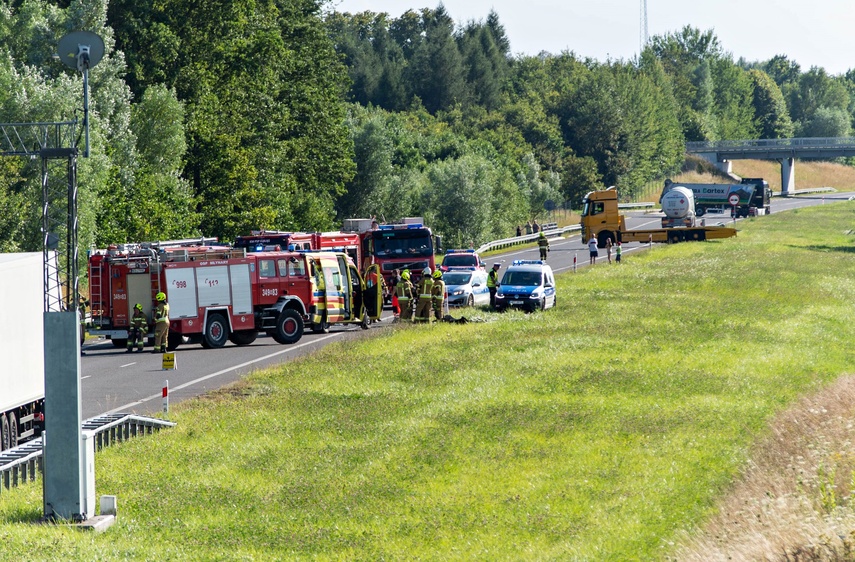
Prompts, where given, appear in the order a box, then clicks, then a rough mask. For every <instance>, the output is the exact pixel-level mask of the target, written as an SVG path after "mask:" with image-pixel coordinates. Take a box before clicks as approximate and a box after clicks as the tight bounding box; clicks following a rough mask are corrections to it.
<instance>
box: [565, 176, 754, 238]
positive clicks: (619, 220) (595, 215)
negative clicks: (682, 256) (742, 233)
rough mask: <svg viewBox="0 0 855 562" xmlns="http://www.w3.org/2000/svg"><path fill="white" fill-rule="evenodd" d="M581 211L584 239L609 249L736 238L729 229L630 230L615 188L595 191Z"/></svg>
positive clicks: (725, 227) (733, 230)
mask: <svg viewBox="0 0 855 562" xmlns="http://www.w3.org/2000/svg"><path fill="white" fill-rule="evenodd" d="M583 203H584V205H583V210H582V220H581V226H582V237H583V239H584V240H589V239H590V238H591V236H593V237H594V238H595V239H596V240H597V246H599V247H600V248H604V247H606V245H607V244H608V241H609V240H611V242H612V244H614V243H617V242H642V243H643V242H658V243H666V244H674V243H677V242H689V241H703V240H715V239H721V238H731V237H733V236H736V232H737V231H736V229H735V228H731V227H727V226H687V227H682V226H678V227H672V228H655V229H650V230H628V229H627V228H626V219H625V218H624V216H623V215H622V214H621V213H620V211H619V210H618V196H617V190H615V188H614V187H610V188H608V189H604V190H601V191H592V192H590V193H588V194H587V195H586V196H585V199H584V201H583Z"/></svg>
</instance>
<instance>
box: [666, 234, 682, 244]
mask: <svg viewBox="0 0 855 562" xmlns="http://www.w3.org/2000/svg"><path fill="white" fill-rule="evenodd" d="M679 241H680V235H679V234H677V233H676V232H671V233H669V234H668V243H669V244H676V243H677V242H679Z"/></svg>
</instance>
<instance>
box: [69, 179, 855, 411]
mask: <svg viewBox="0 0 855 562" xmlns="http://www.w3.org/2000/svg"><path fill="white" fill-rule="evenodd" d="M853 196H855V193H833V194H816V195H811V196H800V197H792V198H787V199H781V198H776V199H774V200H773V201H772V212H773V213H776V212H782V211H786V210H791V209H794V208H798V207H806V206H811V205H821V204H824V203H826V202H828V203H830V202H833V201H840V200H847V199H850V198H852V197H853ZM626 216H627V225H628V227H629V228H630V229H645V228H658V227H659V226H660V220H661V217H662V215H661V214H658V213H645V212H643V211H638V212H629V213H626ZM705 218H706V223H707V225H714V224H718V223H725V224H729V223H731V222H732V221H731V219H730V217H729V215H707V216H706V217H705ZM646 247H647V244H639V243H628V244H624V246H623V251H624V255H625V256H629V255H631V254H632V253H633V252H636V251H640V250H643V249H644V248H646ZM550 249H551V251H550V254H549V260H548V261H549V263H550V265H552V267H553V269H554V270H555V271H556V273H563V272H567V271H571V270H572V269H573V267H574V260H575V266H576V267H586V266H588V262H589V260H588V249H587V246H586V244H585V243H584V242H583V241H582V240H581V239H580V237H579V234H578V233H576V234H575V235H574V236H571V237H569V238H565V239H561V240H553V241H552V242H551V243H550ZM538 257H539V254H538V250H537V248H536V247H532V248H525V249H518V250H510V251H508V252H505V253H502V254H500V255H494V256H491V257H490V258H488V259H487V262H488V265H489V264H491V263H494V262H501V263H504V264H506V265H508V264H510V263H511V262H512V261H513V260H517V259H538ZM597 263H598V266H600V265H603V264H605V263H606V258H605V252H604V251H602V250H601V251H600V258H599V260H598V262H597ZM453 314H454V315H456V316H459V315H461V314H465V312H463V313H460V312H458V311H453ZM390 322H391V312H388V311H387V313H386V318H385V319H384V321H382V322H380V323H378V324H374V325H372V326H371V328H370V329H369V330H368V331H367V332H366V331H364V330H362V329H361V328H359V327H356V326H353V327H333V328H332V329H331V330H330V333H328V334H312V333H307V334H305V335H304V336H303V338H302V339H301V340H300V341H299V342H298V343H297V344H294V345H280V344H278V343H276V342H275V341H273V339H272V338H269V337H266V336H262V337H259V338H258V339H257V340H256V342H255V343H254V344H252V345H249V346H243V347H236V346H234V345H233V344H231V343H228V344H226V346H225V347H223V348H221V349H203V348H202V347H201V346H200V345H198V344H193V345H186V346H181V347H179V348H178V350H177V352H176V358H177V369H175V370H170V371H164V370H162V369H161V356H160V354H154V353H151V351H150V350H151V348H146V350H145V351H144V352H143V353H136V352H135V353H126V352H125V350H124V349H116V348H114V347H113V345H112V343H111V342H110V341H104V340H94V341H88V342H87V343H86V345H85V346H84V351H85V355H84V356H83V357H82V358H81V364H82V367H81V369H82V370H81V379H82V380H81V388H82V396H83V417H84V419H88V418H91V417H95V416H97V415H100V414H104V413H115V412H127V413H136V414H143V415H145V414H153V413H156V412H159V411H160V410H161V409H162V394H161V391H162V388H163V386H164V382H165V381H166V380H167V379H168V381H169V388H170V392H169V397H170V404H175V403H177V402H179V401H181V400H185V399H187V398H190V397H193V396H198V395H201V394H204V393H206V392H209V391H211V390H214V389H217V388H220V387H222V386H224V385H227V384H229V383H232V382H234V381H237V380H239V379H240V378H241V377H243V376H245V375H247V374H248V373H250V372H252V371H253V370H256V369H262V368H265V367H269V366H271V365H275V364H278V363H282V362H284V361H290V360H293V359H294V358H297V357H300V356H302V355H305V354H307V353H311V352H313V351H315V350H317V349H320V348H321V347H323V346H325V345H327V344H329V343H331V342H335V341H346V340H347V339H350V338H355V337H364V334H370V333H371V332H373V331H375V330H378V329H384V328H385V327H388V326H389V325H390Z"/></svg>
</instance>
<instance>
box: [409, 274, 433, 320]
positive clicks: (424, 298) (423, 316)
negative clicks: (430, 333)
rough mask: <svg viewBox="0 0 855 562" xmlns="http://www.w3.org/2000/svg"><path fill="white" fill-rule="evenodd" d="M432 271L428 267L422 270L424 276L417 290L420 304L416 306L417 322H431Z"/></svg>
mask: <svg viewBox="0 0 855 562" xmlns="http://www.w3.org/2000/svg"><path fill="white" fill-rule="evenodd" d="M431 274H432V271H431V270H430V268H429V267H426V268H425V269H424V271H422V278H421V281H419V285H418V289H417V292H418V293H419V304H418V306H417V307H416V316H415V318H413V320H414V321H415V322H430V312H431V302H432V300H433V279H432V278H431Z"/></svg>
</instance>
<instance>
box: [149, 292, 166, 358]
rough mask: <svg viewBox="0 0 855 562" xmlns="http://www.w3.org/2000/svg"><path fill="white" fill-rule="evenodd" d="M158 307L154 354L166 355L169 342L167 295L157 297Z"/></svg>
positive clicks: (158, 294)
mask: <svg viewBox="0 0 855 562" xmlns="http://www.w3.org/2000/svg"><path fill="white" fill-rule="evenodd" d="M154 300H156V301H157V307H156V308H155V309H154V351H152V353H166V343H167V341H169V303H168V302H166V293H163V292H160V293H157V295H155V297H154Z"/></svg>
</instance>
